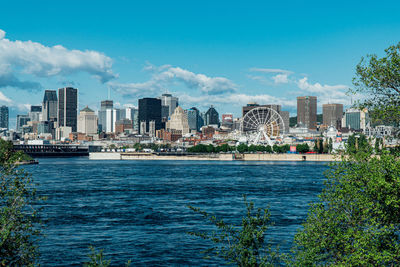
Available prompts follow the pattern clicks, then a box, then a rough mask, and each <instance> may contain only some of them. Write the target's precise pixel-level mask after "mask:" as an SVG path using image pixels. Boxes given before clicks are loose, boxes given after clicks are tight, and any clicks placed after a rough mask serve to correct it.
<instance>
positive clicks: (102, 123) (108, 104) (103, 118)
mask: <svg viewBox="0 0 400 267" xmlns="http://www.w3.org/2000/svg"><path fill="white" fill-rule="evenodd" d="M113 108H114V103H113V101H112V100H103V101H101V106H100V111H99V123H98V125H99V126H98V127H99V131H100V132H106V125H107V114H106V110H107V109H111V110H112V109H113Z"/></svg>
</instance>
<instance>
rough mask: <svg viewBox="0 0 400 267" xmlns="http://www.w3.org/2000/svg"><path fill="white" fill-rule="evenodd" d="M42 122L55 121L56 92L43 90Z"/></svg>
mask: <svg viewBox="0 0 400 267" xmlns="http://www.w3.org/2000/svg"><path fill="white" fill-rule="evenodd" d="M42 120H43V121H57V91H56V90H45V91H44V97H43V103H42Z"/></svg>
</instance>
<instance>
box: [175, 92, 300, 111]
mask: <svg viewBox="0 0 400 267" xmlns="http://www.w3.org/2000/svg"><path fill="white" fill-rule="evenodd" d="M179 99H180V102H181V103H185V104H190V105H194V106H200V107H203V108H206V107H209V106H210V105H211V104H212V105H230V106H235V107H242V106H245V105H246V104H248V103H251V102H256V103H258V104H260V105H264V104H280V105H282V106H283V107H284V108H295V107H296V106H297V102H296V99H293V100H288V99H286V98H280V97H275V96H271V95H267V94H261V95H247V94H243V93H233V94H226V95H219V96H210V95H203V96H200V97H196V96H192V95H188V94H183V95H180V96H179Z"/></svg>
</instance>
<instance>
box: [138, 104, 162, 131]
mask: <svg viewBox="0 0 400 267" xmlns="http://www.w3.org/2000/svg"><path fill="white" fill-rule="evenodd" d="M138 120H139V126H140V127H139V132H140V133H142V130H141V128H142V122H145V123H146V129H147V132H149V131H150V130H153V129H150V126H149V123H150V121H154V131H156V130H160V129H161V128H162V127H161V100H160V99H157V98H142V99H139V116H138ZM154 134H155V133H154Z"/></svg>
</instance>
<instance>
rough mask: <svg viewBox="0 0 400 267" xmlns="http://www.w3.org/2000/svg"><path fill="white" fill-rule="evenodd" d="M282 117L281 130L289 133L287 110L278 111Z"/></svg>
mask: <svg viewBox="0 0 400 267" xmlns="http://www.w3.org/2000/svg"><path fill="white" fill-rule="evenodd" d="M279 114H280V115H281V117H282V120H283V124H284V127H285V129H284V130H283V132H284V133H289V123H290V116H289V111H283V110H281V112H280V113H279Z"/></svg>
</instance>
